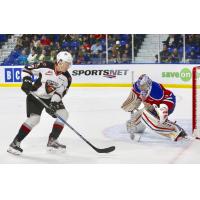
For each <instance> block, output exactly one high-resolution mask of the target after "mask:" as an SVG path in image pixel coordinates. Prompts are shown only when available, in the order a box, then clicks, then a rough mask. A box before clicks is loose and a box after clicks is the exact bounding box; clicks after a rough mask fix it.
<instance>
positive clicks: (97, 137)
mask: <svg viewBox="0 0 200 200" xmlns="http://www.w3.org/2000/svg"><path fill="white" fill-rule="evenodd" d="M173 91H174V93H175V94H176V96H177V106H176V110H175V111H174V113H173V114H172V115H171V116H170V119H171V120H177V123H178V124H180V125H181V126H183V128H185V130H186V131H187V132H189V133H191V114H192V111H191V108H192V104H191V89H173ZM128 94H129V88H70V91H69V93H68V95H66V97H65V98H64V103H65V105H66V108H67V110H68V111H69V114H70V115H69V120H68V122H69V123H70V124H71V125H72V126H73V127H74V128H75V129H77V130H78V131H79V132H80V133H81V134H82V135H83V136H85V137H86V138H87V139H88V140H89V141H91V142H92V143H93V144H95V145H96V146H97V147H100V148H103V147H108V146H112V145H115V146H116V150H115V151H114V152H112V153H109V154H98V153H96V152H94V150H93V149H91V148H90V147H89V146H88V145H87V144H86V143H85V142H83V141H82V140H81V139H80V138H79V137H78V136H77V135H76V134H74V133H73V132H72V131H71V130H70V129H69V128H68V127H65V129H64V130H63V132H62V134H61V136H60V141H61V142H62V143H64V144H66V145H67V151H66V153H50V152H48V151H47V150H46V143H47V138H48V135H49V133H50V131H51V128H52V124H53V122H54V119H53V118H51V117H50V116H48V115H47V114H46V113H45V111H43V114H42V117H41V121H40V124H39V125H38V126H37V127H35V128H34V129H33V130H32V132H31V133H30V134H29V135H28V136H27V138H25V139H24V141H23V142H22V144H21V147H22V148H23V149H24V152H23V154H22V155H21V156H14V155H11V154H9V153H7V152H6V150H7V148H8V146H9V144H10V143H11V141H12V140H13V138H14V137H15V135H16V134H17V132H18V129H19V127H20V126H21V124H22V123H23V122H24V121H25V119H26V112H25V111H26V105H25V94H24V93H23V92H21V90H20V89H19V88H0V97H1V101H0V112H1V114H0V123H1V126H0V163H200V156H199V155H200V141H193V142H179V143H175V142H172V141H169V140H168V139H166V138H163V137H161V136H158V135H156V134H154V133H152V132H151V131H149V130H147V132H148V133H146V134H145V135H144V136H142V138H141V142H136V141H132V140H130V138H129V135H128V134H127V133H126V129H125V122H126V120H127V119H128V118H129V114H128V113H125V112H124V111H122V110H121V109H120V106H121V104H122V102H123V101H124V100H125V99H126V97H127V95H128Z"/></svg>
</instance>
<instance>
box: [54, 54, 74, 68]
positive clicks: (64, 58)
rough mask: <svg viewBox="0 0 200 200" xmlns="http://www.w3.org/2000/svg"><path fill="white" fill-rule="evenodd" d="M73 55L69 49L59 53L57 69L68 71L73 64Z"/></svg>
mask: <svg viewBox="0 0 200 200" xmlns="http://www.w3.org/2000/svg"><path fill="white" fill-rule="evenodd" d="M72 60H73V58H72V55H71V54H70V53H69V52H67V51H61V52H60V53H58V55H57V66H56V68H57V71H59V72H66V71H67V70H68V69H69V67H70V66H71V65H72Z"/></svg>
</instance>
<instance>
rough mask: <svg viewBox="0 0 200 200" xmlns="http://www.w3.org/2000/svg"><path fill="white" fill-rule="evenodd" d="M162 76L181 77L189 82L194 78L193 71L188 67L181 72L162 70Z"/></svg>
mask: <svg viewBox="0 0 200 200" xmlns="http://www.w3.org/2000/svg"><path fill="white" fill-rule="evenodd" d="M162 77H163V78H170V79H175V78H179V79H181V80H182V81H184V82H187V81H190V79H191V78H192V72H191V70H190V69H188V68H183V69H182V70H181V71H180V72H162Z"/></svg>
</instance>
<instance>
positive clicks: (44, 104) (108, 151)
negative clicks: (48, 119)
mask: <svg viewBox="0 0 200 200" xmlns="http://www.w3.org/2000/svg"><path fill="white" fill-rule="evenodd" d="M30 94H31V95H32V96H33V97H35V98H36V99H37V100H38V101H39V102H40V103H41V104H42V105H43V106H44V107H45V108H49V106H48V105H47V104H46V103H45V102H44V101H42V99H40V98H39V97H38V96H37V95H35V94H34V93H33V92H30ZM55 116H56V117H57V118H58V119H60V120H61V121H62V122H63V123H64V124H66V125H67V126H68V127H69V128H70V129H71V130H72V131H74V133H76V134H77V135H78V136H79V137H80V138H81V139H82V140H84V141H85V142H86V143H87V144H88V145H89V146H91V147H92V148H93V149H94V150H95V151H96V152H98V153H110V152H112V151H114V150H115V146H111V147H107V148H103V149H99V148H97V147H95V146H94V145H93V144H91V143H90V142H89V141H88V140H87V139H85V138H84V137H83V136H82V135H81V134H80V133H79V132H78V131H77V130H75V129H74V128H73V127H72V126H71V125H70V124H68V123H67V122H66V121H65V120H64V119H63V118H62V117H60V116H59V115H58V114H56V113H55Z"/></svg>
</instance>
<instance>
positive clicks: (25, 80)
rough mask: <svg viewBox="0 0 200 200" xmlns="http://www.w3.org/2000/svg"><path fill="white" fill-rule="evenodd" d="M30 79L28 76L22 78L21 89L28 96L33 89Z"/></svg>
mask: <svg viewBox="0 0 200 200" xmlns="http://www.w3.org/2000/svg"><path fill="white" fill-rule="evenodd" d="M32 82H33V81H32V78H31V77H30V76H25V77H24V78H23V82H22V86H21V89H22V90H23V91H24V92H25V93H26V94H27V95H28V94H29V92H30V91H32V89H33V85H32Z"/></svg>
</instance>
